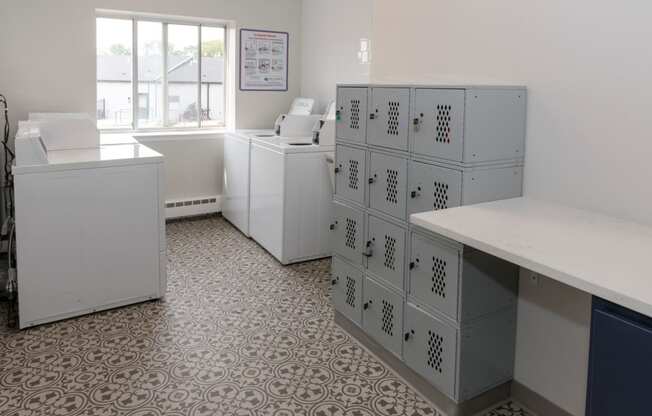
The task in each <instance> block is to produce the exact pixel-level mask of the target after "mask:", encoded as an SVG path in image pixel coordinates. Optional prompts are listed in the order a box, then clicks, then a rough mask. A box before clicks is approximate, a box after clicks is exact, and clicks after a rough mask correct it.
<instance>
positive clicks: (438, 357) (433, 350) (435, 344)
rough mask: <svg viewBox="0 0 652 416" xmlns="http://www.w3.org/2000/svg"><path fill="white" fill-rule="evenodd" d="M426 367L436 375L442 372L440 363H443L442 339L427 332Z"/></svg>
mask: <svg viewBox="0 0 652 416" xmlns="http://www.w3.org/2000/svg"><path fill="white" fill-rule="evenodd" d="M427 354H428V367H430V368H432V369H433V370H435V371H436V372H438V373H440V374H441V373H442V372H443V368H442V363H443V361H444V338H442V337H441V336H439V335H437V334H435V333H434V332H432V331H428V352H427Z"/></svg>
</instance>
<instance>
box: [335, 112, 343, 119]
mask: <svg viewBox="0 0 652 416" xmlns="http://www.w3.org/2000/svg"><path fill="white" fill-rule="evenodd" d="M341 120H342V112H341V111H340V110H337V111H335V121H341Z"/></svg>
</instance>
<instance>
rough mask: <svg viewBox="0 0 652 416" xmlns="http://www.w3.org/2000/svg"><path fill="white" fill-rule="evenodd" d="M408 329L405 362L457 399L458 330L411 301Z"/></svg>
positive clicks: (406, 330) (408, 310) (407, 311)
mask: <svg viewBox="0 0 652 416" xmlns="http://www.w3.org/2000/svg"><path fill="white" fill-rule="evenodd" d="M404 332H405V334H404V338H403V339H404V342H403V361H405V363H406V364H407V365H408V366H409V367H410V368H412V369H413V370H414V371H416V372H417V373H419V374H421V375H422V376H423V377H425V378H426V379H427V380H428V381H430V382H431V383H432V384H433V385H434V386H435V387H437V388H438V389H439V390H441V391H442V393H444V394H446V395H447V396H448V397H450V398H453V399H454V398H455V378H456V373H457V330H455V328H453V327H451V326H448V325H447V324H445V323H444V322H443V321H442V320H440V319H438V318H435V317H434V316H431V315H429V314H427V313H425V312H423V311H422V310H420V309H418V308H417V307H415V306H413V305H411V304H409V303H408V304H407V305H406V307H405V331H404Z"/></svg>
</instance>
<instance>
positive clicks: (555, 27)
mask: <svg viewBox="0 0 652 416" xmlns="http://www.w3.org/2000/svg"><path fill="white" fill-rule="evenodd" d="M651 14H652V3H650V2H646V1H642V0H633V1H629V2H625V3H623V2H613V1H605V0H576V1H570V2H569V1H564V0H549V1H546V2H527V1H525V2H524V1H519V0H494V1H481V0H468V1H456V0H413V1H411V2H409V5H407V4H406V3H405V2H396V1H392V0H376V1H375V2H374V18H373V19H374V20H373V36H372V38H373V41H374V45H373V52H374V54H373V60H372V65H371V78H372V80H373V81H401V82H402V81H413V82H436V81H440V80H452V81H457V82H491V83H495V82H507V83H516V84H525V85H527V87H528V88H529V102H528V131H527V155H526V168H525V194H526V195H527V196H531V197H537V198H542V199H549V200H554V201H559V202H562V203H565V204H569V205H574V206H578V207H583V208H589V209H593V210H598V211H603V212H606V213H609V214H613V215H616V216H620V217H624V218H628V219H632V220H636V221H640V222H643V223H647V224H652V209H651V207H652V192H649V189H650V183H652V165H651V164H650V160H649V159H650V155H651V154H652V140H650V137H651V135H650V127H649V124H650V102H652V83H651V82H650V74H651V73H652V48H650V46H649V42H650V39H651V38H652V25H650V24H649V16H650V15H651ZM560 238H563V236H560ZM603 260H604V261H608V259H603ZM525 294H526V295H527V296H525V297H524V299H523V301H522V303H521V307H520V308H519V314H520V315H519V329H520V330H527V331H528V334H532V333H537V334H540V335H539V337H538V338H537V340H538V341H539V342H538V344H537V345H532V344H531V343H525V342H523V340H524V339H525V337H524V334H523V333H521V334H520V335H519V339H520V340H521V341H522V342H521V343H520V344H519V346H518V349H519V351H518V354H517V366H516V369H517V374H516V376H517V380H519V381H520V382H522V383H523V384H525V385H526V386H528V387H530V388H533V389H534V390H536V391H538V392H539V393H541V394H543V395H544V396H545V397H547V398H548V399H550V400H552V401H553V402H555V403H557V404H558V405H561V406H562V407H563V408H564V409H566V410H567V411H569V412H571V413H572V414H575V415H582V414H583V413H584V401H585V397H584V392H583V388H584V386H585V382H586V373H585V370H586V362H585V357H586V351H587V349H588V344H587V342H586V340H587V339H588V337H586V334H587V332H586V331H587V330H588V329H587V325H588V321H589V308H588V303H587V299H586V296H585V295H584V294H580V293H578V292H576V291H573V290H572V289H569V288H567V287H564V286H558V287H553V286H551V287H547V288H539V289H537V288H534V289H532V290H526V292H525ZM540 305H545V306H546V308H543V309H542V308H540V307H539V306H540ZM570 309H572V311H570V312H569V310H570ZM569 334H576V336H577V338H576V339H574V340H572V341H568V342H567V341H566V339H567V336H568V335H569ZM558 357H565V358H563V359H558ZM569 357H573V358H574V359H572V360H569V359H568V358H569ZM552 374H554V375H555V377H554V378H553V377H551V375H552Z"/></svg>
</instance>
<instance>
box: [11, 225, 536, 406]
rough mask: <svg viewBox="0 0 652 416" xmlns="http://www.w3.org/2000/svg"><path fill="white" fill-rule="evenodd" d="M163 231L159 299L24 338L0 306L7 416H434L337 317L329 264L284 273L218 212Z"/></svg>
mask: <svg viewBox="0 0 652 416" xmlns="http://www.w3.org/2000/svg"><path fill="white" fill-rule="evenodd" d="M167 230H168V240H169V289H168V295H167V299H166V300H165V301H160V302H149V303H144V304H140V305H135V306H131V307H126V308H122V309H117V310H112V311H107V312H103V313H97V314H94V315H89V316H84V317H81V318H77V319H71V320H68V321H64V322H59V323H55V324H51V325H43V326H41V327H37V328H33V329H29V330H26V331H21V332H16V331H10V330H7V329H6V328H5V324H4V321H3V320H4V319H5V313H4V312H5V311H4V306H5V305H3V306H2V307H0V313H1V316H2V318H0V414H1V415H7V416H10V415H33V416H37V415H38V416H41V415H87V416H115V415H133V416H156V415H168V416H180V415H193V416H202V415H224V416H226V415H242V416H244V415H276V416H284V415H314V416H336V415H350V416H365V415H410V416H417V415H436V414H437V412H436V411H435V410H434V409H433V408H431V407H430V405H429V404H428V403H427V402H426V401H424V400H423V399H422V398H421V397H420V396H419V395H418V394H417V393H416V392H414V391H413V390H412V389H411V388H409V387H408V386H406V385H405V384H404V383H403V382H402V381H401V380H399V379H397V378H396V377H395V376H394V375H393V373H391V372H390V371H389V370H388V369H387V368H386V367H385V366H384V365H383V364H382V363H380V362H378V361H377V360H376V359H375V358H374V357H372V356H371V355H370V354H368V353H367V352H365V350H364V349H362V348H361V347H360V346H359V345H358V344H357V343H356V342H355V341H353V340H352V339H350V338H349V337H348V336H347V335H346V334H345V333H344V332H343V331H342V330H340V329H339V328H338V327H337V326H336V325H335V324H334V323H333V312H332V309H331V306H330V303H329V296H328V281H329V278H328V271H329V264H330V262H329V261H315V262H310V263H304V264H299V265H294V266H290V267H282V266H281V265H280V264H278V263H277V262H276V261H275V260H274V259H273V258H272V257H270V256H269V255H268V254H267V253H266V252H265V251H263V250H262V249H261V248H260V247H258V246H257V245H256V244H255V243H253V242H252V241H250V240H248V239H246V238H245V237H244V236H242V235H241V234H240V233H239V232H237V231H236V230H235V229H234V228H233V227H231V226H230V225H229V224H228V223H227V222H226V221H224V220H223V219H221V218H220V217H209V218H202V219H196V220H189V221H182V222H174V223H171V224H169V225H168V228H167ZM488 415H490V416H527V414H526V413H525V412H524V411H523V410H521V409H520V408H519V407H518V406H516V405H515V404H513V403H508V404H506V405H503V406H501V407H500V408H498V409H495V410H492V411H491V412H489V413H488Z"/></svg>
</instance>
